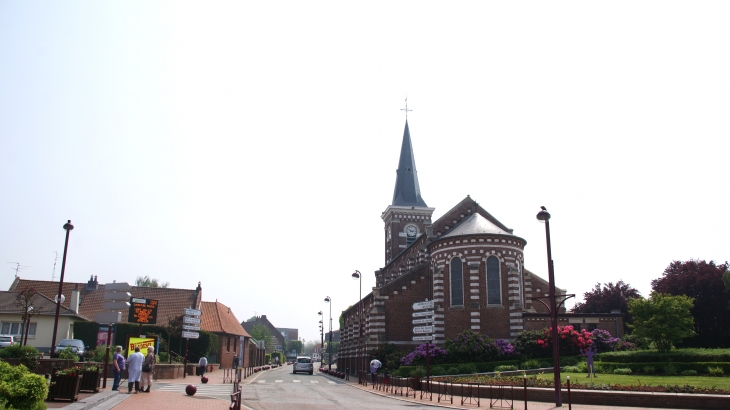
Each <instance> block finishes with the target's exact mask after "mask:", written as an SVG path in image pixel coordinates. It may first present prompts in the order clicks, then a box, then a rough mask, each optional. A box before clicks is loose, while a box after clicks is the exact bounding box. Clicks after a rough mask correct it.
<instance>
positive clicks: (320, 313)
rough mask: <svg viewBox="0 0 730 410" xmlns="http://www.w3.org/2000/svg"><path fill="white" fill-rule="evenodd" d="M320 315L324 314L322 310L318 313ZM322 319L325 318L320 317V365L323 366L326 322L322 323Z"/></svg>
mask: <svg viewBox="0 0 730 410" xmlns="http://www.w3.org/2000/svg"><path fill="white" fill-rule="evenodd" d="M317 314H318V315H319V316H322V311H321V310H320V311H319V312H318V313H317ZM322 320H324V318H323V317H320V318H319V338H320V342H319V367H322V351H324V324H323V323H322Z"/></svg>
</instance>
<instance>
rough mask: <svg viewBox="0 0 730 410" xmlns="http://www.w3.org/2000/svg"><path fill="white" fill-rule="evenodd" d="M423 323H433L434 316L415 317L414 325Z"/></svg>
mask: <svg viewBox="0 0 730 410" xmlns="http://www.w3.org/2000/svg"><path fill="white" fill-rule="evenodd" d="M423 323H433V318H432V317H426V318H423V319H413V324H414V325H420V324H423Z"/></svg>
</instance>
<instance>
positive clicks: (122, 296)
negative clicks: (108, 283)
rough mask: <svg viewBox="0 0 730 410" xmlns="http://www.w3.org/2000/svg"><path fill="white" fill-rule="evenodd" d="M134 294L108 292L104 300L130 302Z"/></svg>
mask: <svg viewBox="0 0 730 410" xmlns="http://www.w3.org/2000/svg"><path fill="white" fill-rule="evenodd" d="M131 297H132V294H131V293H129V292H106V293H104V300H129V298H131Z"/></svg>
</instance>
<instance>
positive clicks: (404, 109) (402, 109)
mask: <svg viewBox="0 0 730 410" xmlns="http://www.w3.org/2000/svg"><path fill="white" fill-rule="evenodd" d="M400 110H401V111H405V112H406V120H407V119H408V111H413V110H409V109H408V97H406V108H401V109H400Z"/></svg>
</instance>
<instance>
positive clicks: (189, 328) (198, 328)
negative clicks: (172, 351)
mask: <svg viewBox="0 0 730 410" xmlns="http://www.w3.org/2000/svg"><path fill="white" fill-rule="evenodd" d="M182 328H183V330H200V326H194V325H182Z"/></svg>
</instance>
